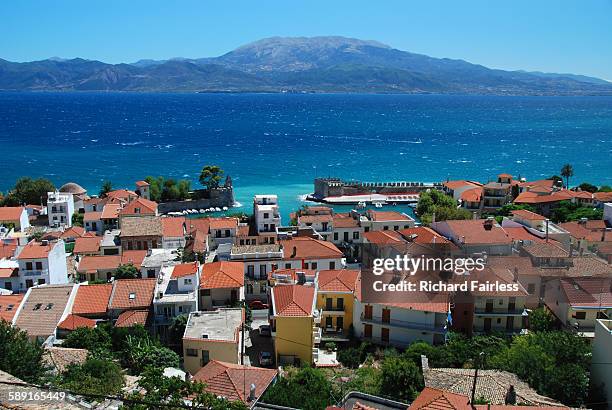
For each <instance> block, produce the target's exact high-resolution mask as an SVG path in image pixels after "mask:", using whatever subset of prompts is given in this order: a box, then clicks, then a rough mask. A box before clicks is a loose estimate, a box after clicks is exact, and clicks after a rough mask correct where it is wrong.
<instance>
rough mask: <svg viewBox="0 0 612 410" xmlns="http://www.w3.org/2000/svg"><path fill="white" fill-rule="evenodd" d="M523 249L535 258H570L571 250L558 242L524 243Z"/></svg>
mask: <svg viewBox="0 0 612 410" xmlns="http://www.w3.org/2000/svg"><path fill="white" fill-rule="evenodd" d="M523 250H524V251H525V252H527V253H528V254H529V255H531V256H533V257H535V258H568V257H569V252H568V251H566V250H565V249H563V248H562V247H561V246H560V245H559V244H558V243H553V242H548V243H546V242H542V243H534V244H531V245H524V246H523Z"/></svg>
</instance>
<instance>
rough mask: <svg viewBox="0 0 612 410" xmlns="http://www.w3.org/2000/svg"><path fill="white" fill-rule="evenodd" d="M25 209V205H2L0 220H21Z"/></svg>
mask: <svg viewBox="0 0 612 410" xmlns="http://www.w3.org/2000/svg"><path fill="white" fill-rule="evenodd" d="M24 210H25V208H24V207H23V206H2V207H0V221H2V222H19V220H20V218H21V214H22V213H23V211H24Z"/></svg>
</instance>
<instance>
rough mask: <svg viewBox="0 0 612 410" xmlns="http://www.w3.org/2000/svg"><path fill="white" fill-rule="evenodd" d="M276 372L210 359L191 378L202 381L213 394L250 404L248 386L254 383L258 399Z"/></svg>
mask: <svg viewBox="0 0 612 410" xmlns="http://www.w3.org/2000/svg"><path fill="white" fill-rule="evenodd" d="M277 374H278V372H277V370H275V369H263V368H260V367H252V366H243V365H239V364H233V363H225V362H220V361H217V360H212V361H210V362H209V363H208V364H207V365H206V366H204V367H203V368H201V369H200V370H199V371H198V372H197V373H196V374H195V375H194V376H193V380H194V381H199V382H202V383H204V384H205V385H206V391H208V392H209V393H212V394H214V395H215V396H220V397H225V398H226V399H228V400H230V401H235V400H241V401H243V402H245V403H247V404H252V403H253V402H251V401H249V400H248V397H249V394H250V386H251V385H252V384H253V385H255V397H256V399H259V397H260V396H261V395H263V393H264V392H265V391H266V389H267V388H268V386H269V385H270V383H272V381H273V380H274V379H275V378H276V375H277Z"/></svg>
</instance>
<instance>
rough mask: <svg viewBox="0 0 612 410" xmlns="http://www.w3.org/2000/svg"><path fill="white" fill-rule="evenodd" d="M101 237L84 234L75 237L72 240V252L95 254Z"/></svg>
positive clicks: (97, 251)
mask: <svg viewBox="0 0 612 410" xmlns="http://www.w3.org/2000/svg"><path fill="white" fill-rule="evenodd" d="M101 241H102V238H101V237H99V236H84V237H80V238H76V239H75V241H74V249H73V251H72V252H73V253H74V254H84V253H89V254H96V253H99V252H100V242H101Z"/></svg>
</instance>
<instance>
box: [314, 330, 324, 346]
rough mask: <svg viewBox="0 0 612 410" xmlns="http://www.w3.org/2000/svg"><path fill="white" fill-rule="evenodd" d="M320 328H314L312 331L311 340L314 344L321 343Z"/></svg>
mask: <svg viewBox="0 0 612 410" xmlns="http://www.w3.org/2000/svg"><path fill="white" fill-rule="evenodd" d="M321 334H322V333H321V328H320V327H316V328H314V329H312V338H313V340H314V343H315V344H317V343H321Z"/></svg>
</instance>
